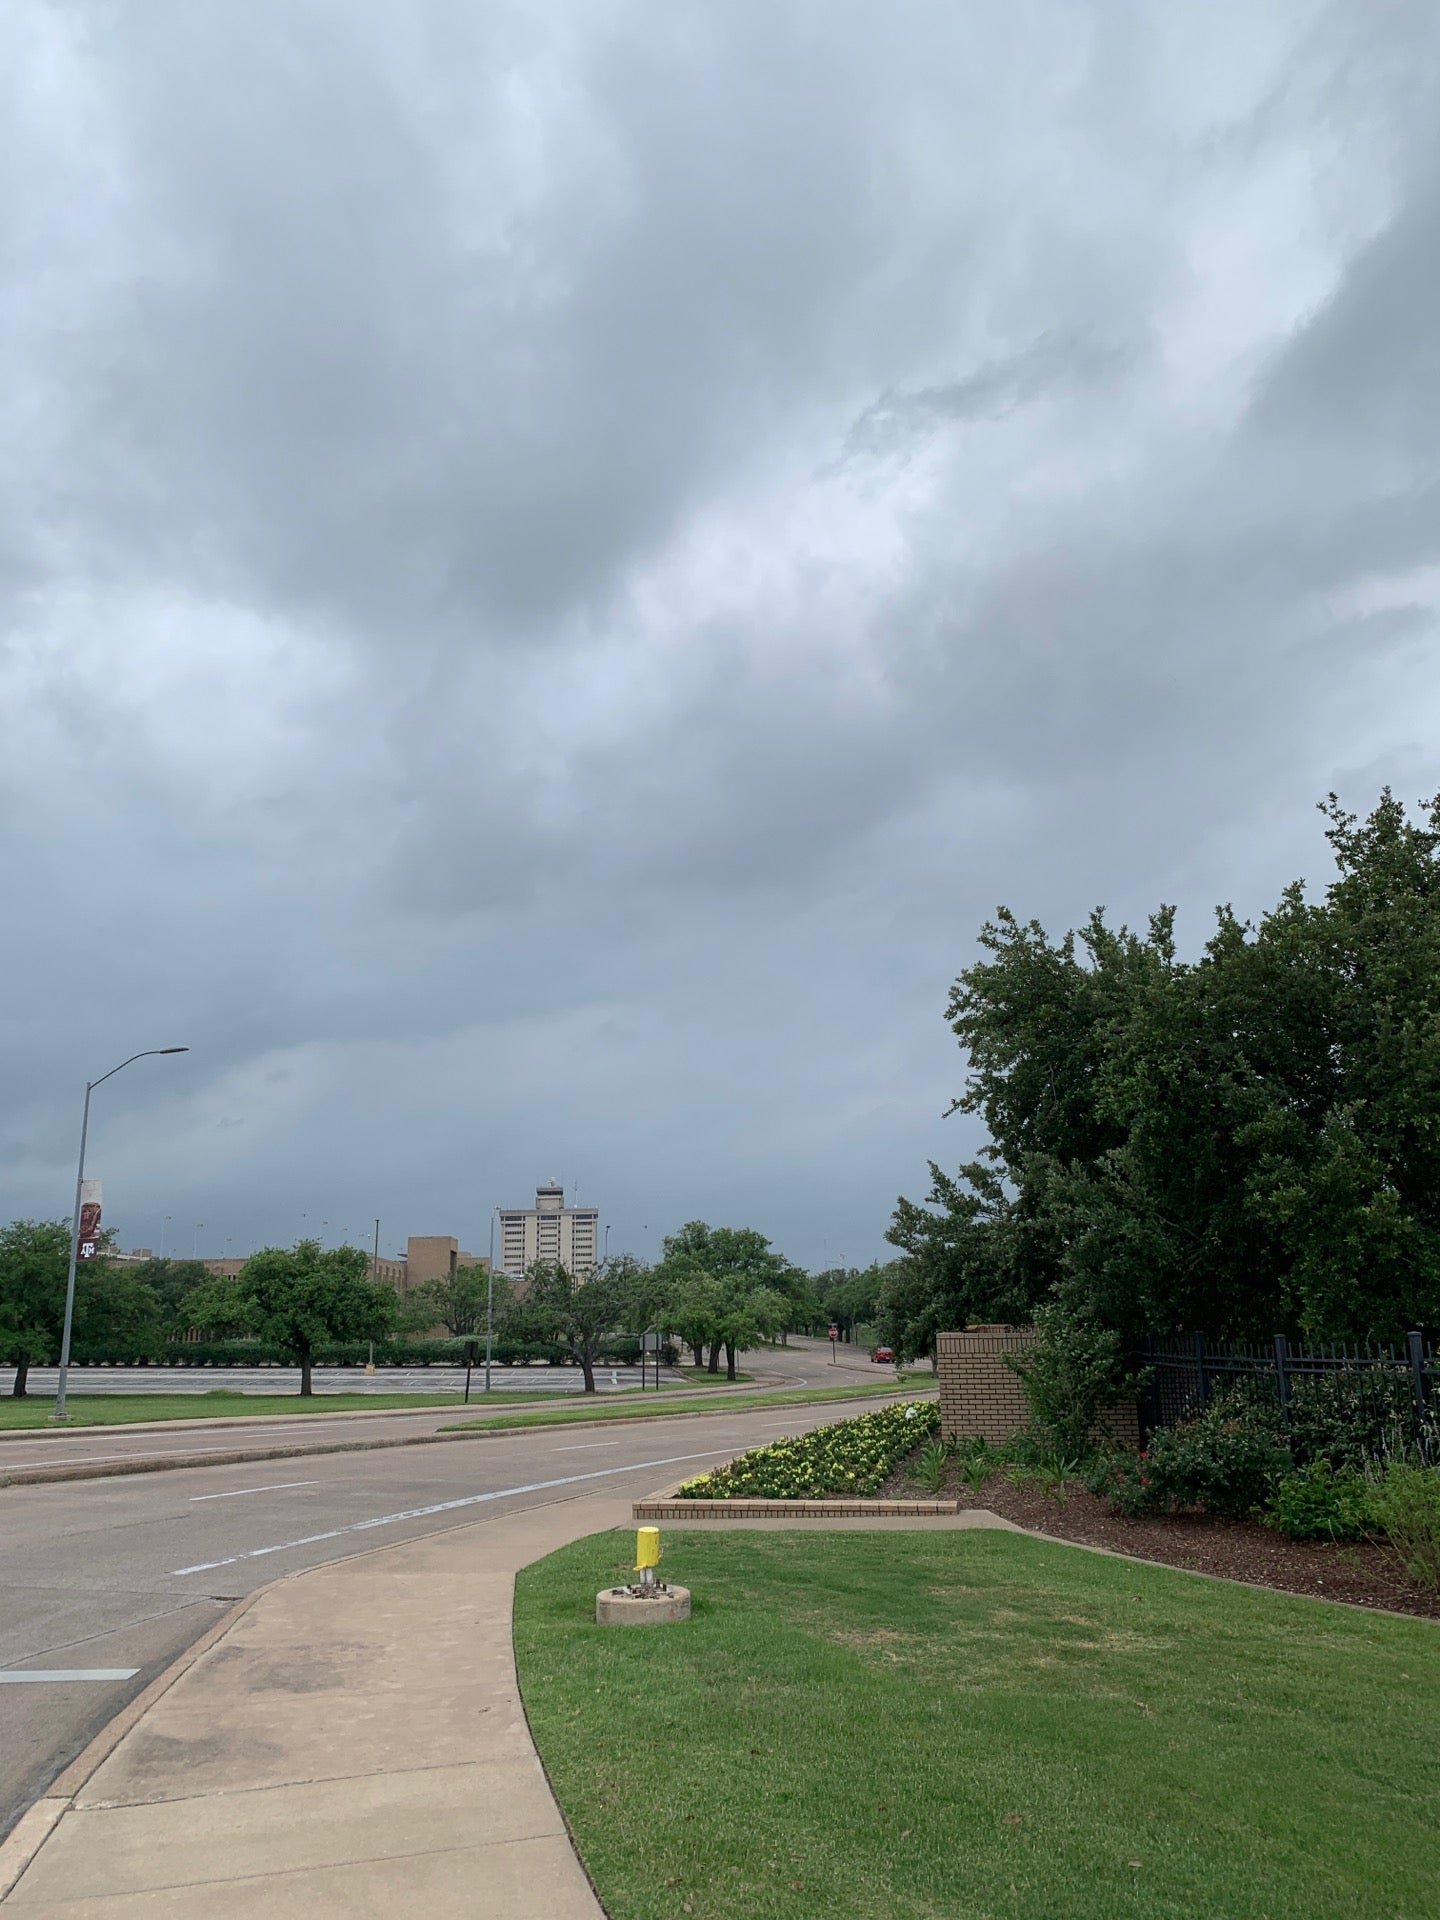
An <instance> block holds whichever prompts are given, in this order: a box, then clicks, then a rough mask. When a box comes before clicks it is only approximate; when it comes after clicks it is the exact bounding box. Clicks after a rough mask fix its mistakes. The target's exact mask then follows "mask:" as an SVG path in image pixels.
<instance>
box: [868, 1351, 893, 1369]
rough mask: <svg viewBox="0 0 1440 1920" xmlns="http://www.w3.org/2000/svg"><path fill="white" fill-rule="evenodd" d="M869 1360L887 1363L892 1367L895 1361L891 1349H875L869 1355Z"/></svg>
mask: <svg viewBox="0 0 1440 1920" xmlns="http://www.w3.org/2000/svg"><path fill="white" fill-rule="evenodd" d="M870 1358H871V1359H872V1360H879V1361H882V1362H884V1361H889V1362H890V1363H891V1364H892V1365H893V1363H894V1360H895V1349H894V1348H893V1347H876V1349H875V1350H874V1352H873V1353H872V1354H871V1355H870Z"/></svg>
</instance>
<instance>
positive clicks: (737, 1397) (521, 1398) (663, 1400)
mask: <svg viewBox="0 0 1440 1920" xmlns="http://www.w3.org/2000/svg"><path fill="white" fill-rule="evenodd" d="M924 1379H925V1382H926V1383H927V1384H929V1385H932V1386H933V1384H934V1382H933V1380H932V1379H931V1376H930V1374H929V1373H928V1371H927V1372H926V1374H925V1375H924ZM690 1385H691V1383H690V1382H689V1381H688V1380H687V1381H685V1382H683V1383H682V1382H679V1381H669V1382H667V1383H666V1385H665V1386H664V1388H663V1389H662V1390H661V1392H660V1393H658V1394H657V1393H654V1392H653V1391H651V1392H647V1393H644V1394H642V1393H641V1392H640V1391H639V1389H638V1388H635V1389H629V1390H627V1391H626V1392H624V1393H623V1394H622V1395H620V1396H619V1397H612V1396H611V1395H609V1394H606V1395H604V1396H600V1395H596V1396H593V1397H592V1396H590V1395H581V1394H579V1393H568V1392H567V1393H563V1394H562V1393H558V1392H556V1391H555V1390H553V1389H550V1390H547V1389H544V1388H536V1389H534V1390H532V1391H531V1392H529V1393H526V1392H524V1391H523V1390H518V1389H515V1388H505V1389H502V1390H501V1391H499V1392H491V1393H489V1394H487V1393H486V1392H485V1390H484V1388H483V1387H475V1388H472V1389H471V1393H470V1400H469V1406H470V1407H471V1408H474V1409H476V1410H477V1412H478V1410H479V1409H480V1408H482V1407H510V1408H533V1409H535V1410H536V1411H535V1412H534V1414H533V1416H532V1417H531V1419H530V1420H526V1419H523V1418H522V1419H519V1420H517V1421H516V1422H515V1423H516V1424H519V1425H527V1424H534V1425H539V1426H553V1425H560V1426H564V1425H569V1424H570V1423H571V1422H573V1421H576V1420H595V1419H602V1420H603V1419H607V1418H608V1419H634V1417H635V1416H636V1415H637V1414H641V1413H644V1414H651V1413H654V1414H660V1413H690V1412H698V1411H702V1410H704V1411H708V1410H710V1409H715V1410H718V1409H720V1408H724V1407H748V1406H775V1405H780V1406H797V1405H804V1404H805V1403H806V1402H808V1401H811V1400H854V1399H865V1398H869V1397H871V1396H874V1395H877V1394H882V1393H892V1394H893V1393H894V1392H895V1391H896V1387H895V1385H894V1382H893V1381H886V1382H874V1383H872V1382H869V1381H866V1382H864V1383H862V1384H861V1385H860V1386H858V1387H844V1388H841V1387H816V1388H796V1389H793V1390H791V1391H789V1392H787V1391H786V1390H785V1389H783V1388H781V1389H778V1390H776V1391H773V1392H767V1391H764V1390H762V1389H757V1390H756V1391H755V1392H754V1393H753V1394H745V1393H740V1394H736V1393H729V1394H717V1393H714V1392H711V1393H709V1394H706V1395H701V1396H699V1397H698V1398H696V1397H688V1398H687V1397H686V1396H687V1395H688V1394H689V1390H690ZM54 1407H55V1401H54V1398H53V1396H52V1395H50V1394H45V1395H44V1396H41V1395H39V1394H31V1395H30V1396H29V1397H28V1398H27V1399H24V1400H14V1399H11V1398H10V1397H9V1396H8V1395H7V1396H6V1397H4V1398H3V1399H0V1433H4V1432H7V1431H8V1432H20V1431H23V1432H33V1431H37V1430H40V1429H48V1428H50V1427H51V1425H52V1422H51V1419H50V1416H51V1414H52V1412H53V1411H54ZM66 1407H67V1410H68V1412H69V1415H70V1418H69V1420H68V1421H67V1422H66V1430H67V1431H68V1429H69V1428H72V1427H115V1426H127V1425H130V1424H132V1423H134V1422H136V1421H146V1420H216V1419H229V1418H235V1417H240V1418H245V1419H265V1418H267V1417H270V1416H274V1415H277V1414H286V1415H294V1414H324V1413H356V1412H361V1411H364V1412H369V1413H382V1412H385V1411H386V1410H397V1409H402V1408H407V1407H410V1408H414V1407H419V1408H433V1409H434V1411H435V1412H437V1413H456V1412H463V1411H464V1410H465V1403H464V1402H463V1401H462V1399H461V1396H460V1395H459V1394H458V1393H325V1394H313V1395H312V1396H311V1397H310V1398H309V1399H308V1400H305V1399H302V1398H301V1397H300V1395H299V1394H295V1393H232V1392H228V1391H226V1390H225V1389H223V1388H211V1389H209V1390H207V1391H204V1392H198V1393H92V1394H83V1393H71V1394H70V1395H69V1396H68V1397H67V1399H66ZM497 1424H501V1423H500V1422H497V1420H496V1419H495V1418H493V1417H491V1416H489V1415H486V1416H484V1417H482V1418H479V1419H476V1420H474V1421H471V1422H467V1423H466V1425H467V1426H475V1427H490V1426H495V1425H497ZM504 1424H509V1421H506V1422H504ZM458 1430H459V1429H452V1431H458Z"/></svg>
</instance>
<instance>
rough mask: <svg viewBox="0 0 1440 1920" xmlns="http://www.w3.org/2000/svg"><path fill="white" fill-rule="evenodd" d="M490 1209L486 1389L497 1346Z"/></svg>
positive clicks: (492, 1215) (493, 1212) (492, 1212)
mask: <svg viewBox="0 0 1440 1920" xmlns="http://www.w3.org/2000/svg"><path fill="white" fill-rule="evenodd" d="M499 1211H500V1209H499V1207H492V1208H491V1209H490V1264H489V1266H488V1267H487V1268H486V1270H485V1391H486V1392H487V1393H489V1391H490V1355H491V1353H492V1352H493V1350H494V1346H495V1216H496V1214H497V1213H499Z"/></svg>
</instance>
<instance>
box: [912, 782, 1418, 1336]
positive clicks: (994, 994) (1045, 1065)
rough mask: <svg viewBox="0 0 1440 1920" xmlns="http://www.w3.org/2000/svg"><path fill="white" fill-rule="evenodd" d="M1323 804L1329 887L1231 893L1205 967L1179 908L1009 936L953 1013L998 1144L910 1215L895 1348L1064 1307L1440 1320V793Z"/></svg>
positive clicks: (1263, 1317)
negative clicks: (1268, 895)
mask: <svg viewBox="0 0 1440 1920" xmlns="http://www.w3.org/2000/svg"><path fill="white" fill-rule="evenodd" d="M1324 812H1325V814H1326V816H1327V819H1328V822H1329V825H1328V830H1327V836H1326V837H1327V838H1328V840H1329V842H1330V845H1331V848H1332V851H1333V853H1334V856H1335V862H1336V866H1337V869H1338V875H1337V878H1336V879H1335V880H1334V882H1333V883H1332V885H1331V886H1330V888H1329V889H1328V891H1327V893H1326V894H1325V897H1324V898H1323V900H1321V901H1318V902H1313V903H1312V902H1310V901H1309V900H1307V898H1306V895H1305V891H1304V887H1303V885H1302V884H1301V883H1299V882H1297V883H1295V884H1294V885H1293V886H1290V887H1288V888H1286V890H1285V891H1284V893H1283V894H1282V895H1281V897H1280V900H1279V901H1278V903H1277V904H1276V906H1275V907H1274V908H1273V909H1272V910H1271V911H1270V912H1269V913H1267V914H1266V915H1265V916H1264V918H1263V919H1262V920H1261V921H1260V922H1259V924H1258V926H1252V925H1250V924H1249V923H1246V922H1242V921H1241V920H1239V919H1238V918H1237V917H1236V916H1235V914H1234V913H1233V912H1232V911H1231V910H1230V909H1229V908H1228V907H1225V908H1221V909H1220V910H1219V912H1218V913H1217V916H1216V925H1215V931H1214V933H1213V934H1212V936H1211V938H1210V939H1209V941H1208V942H1207V943H1206V946H1205V948H1204V950H1203V952H1202V953H1201V955H1200V956H1199V958H1198V959H1196V960H1194V961H1185V960H1182V959H1181V958H1180V957H1179V956H1178V954H1177V951H1176V944H1175V937H1174V915H1173V910H1172V909H1170V908H1168V907H1162V908H1161V909H1160V910H1159V911H1158V912H1157V913H1156V914H1155V915H1154V917H1153V918H1152V919H1151V921H1150V923H1149V927H1148V929H1147V930H1146V932H1145V933H1143V934H1138V933H1134V932H1131V931H1130V930H1129V929H1127V928H1124V927H1121V928H1118V929H1112V928H1111V927H1110V926H1109V925H1108V924H1107V922H1106V919H1105V916H1104V914H1103V913H1102V912H1099V911H1097V912H1096V913H1095V914H1093V915H1092V916H1091V918H1090V920H1089V921H1088V922H1087V923H1086V925H1085V926H1084V927H1083V928H1082V929H1081V930H1080V932H1079V934H1078V936H1077V935H1075V934H1067V935H1066V936H1065V937H1064V938H1063V939H1062V940H1059V941H1057V942H1052V941H1050V939H1049V938H1048V937H1047V935H1046V934H1045V932H1044V930H1043V928H1041V927H1040V926H1039V925H1038V924H1037V923H1035V922H1034V921H1031V922H1029V923H1022V922H1021V921H1019V920H1018V919H1017V918H1016V917H1015V916H1014V915H1013V914H1012V913H1010V912H1009V911H1007V910H1002V911H1001V912H1000V913H999V914H998V915H997V917H996V919H995V920H994V921H993V922H990V923H989V924H987V925H986V927H985V928H984V929H983V930H982V933H981V936H980V944H981V946H982V948H983V949H984V952H985V957H984V958H982V959H981V960H980V961H978V962H977V963H976V964H975V965H974V966H972V967H969V968H967V969H966V970H965V971H964V972H963V973H962V974H961V975H960V976H959V978H958V979H957V981H956V982H955V986H954V988H953V989H952V992H951V996H950V1002H949V1006H948V1009H947V1017H948V1019H949V1022H950V1025H951V1027H952V1029H953V1031H954V1033H955V1035H956V1037H957V1039H958V1040H959V1042H960V1044H961V1046H962V1047H963V1048H964V1050H965V1052H966V1054H967V1056H968V1060H969V1077H968V1080H967V1083H966V1087H965V1090H964V1092H963V1093H962V1094H961V1096H960V1098H959V1099H958V1100H957V1101H956V1103H955V1105H956V1108H957V1109H958V1110H959V1111H961V1112H964V1113H970V1114H975V1115H977V1116H979V1117H980V1118H981V1119H983V1121H984V1122H985V1125H986V1128H987V1131H988V1134H989V1140H988V1143H987V1145H986V1146H985V1147H984V1148H983V1149H982V1151H981V1155H980V1157H979V1158H978V1159H977V1160H976V1161H974V1162H972V1163H971V1164H970V1165H968V1166H965V1167H962V1168H961V1169H960V1171H959V1174H958V1175H957V1176H955V1177H953V1178H952V1177H950V1176H948V1175H946V1174H945V1173H943V1172H942V1171H941V1170H940V1169H939V1168H938V1167H935V1166H933V1165H932V1167H931V1182H932V1184H931V1189H930V1193H929V1196H928V1198H927V1201H926V1202H925V1203H924V1204H923V1205H918V1204H916V1203H914V1202H912V1201H908V1200H904V1199H902V1200H901V1201H900V1202H899V1204H898V1206H897V1208H896V1212H895V1216H894V1219H893V1221H892V1223H891V1227H890V1233H889V1238H890V1240H891V1241H892V1243H893V1244H894V1245H895V1246H897V1247H898V1248H900V1249H901V1251H902V1253H903V1254H904V1256H905V1258H904V1259H903V1260H902V1261H900V1262H898V1263H897V1264H896V1266H895V1267H892V1268H890V1269H887V1276H888V1277H887V1281H886V1285H885V1289H884V1297H883V1301H882V1324H883V1325H884V1326H885V1329H886V1332H887V1334H888V1335H889V1337H891V1338H892V1340H893V1341H895V1343H896V1344H897V1345H899V1346H901V1347H902V1348H903V1349H904V1350H905V1351H907V1352H918V1351H924V1350H925V1348H926V1347H927V1346H928V1345H929V1344H930V1343H931V1342H933V1338H934V1334H935V1331H936V1330H937V1329H938V1328H939V1327H941V1326H944V1325H957V1324H958V1325H963V1324H964V1323H965V1322H966V1321H967V1320H971V1321H973V1320H1012V1321H1013V1320H1020V1319H1024V1318H1027V1317H1028V1316H1029V1315H1030V1314H1031V1313H1032V1312H1033V1310H1034V1308H1035V1306H1036V1304H1037V1303H1038V1302H1040V1301H1042V1300H1044V1299H1046V1298H1047V1297H1050V1296H1054V1297H1056V1298H1058V1299H1061V1300H1062V1301H1065V1302H1067V1303H1068V1304H1069V1305H1070V1307H1071V1308H1072V1309H1074V1310H1076V1311H1080V1312H1083V1313H1085V1314H1088V1315H1090V1316H1091V1317H1093V1319H1094V1320H1095V1322H1096V1323H1097V1324H1099V1325H1102V1326H1108V1327H1112V1328H1115V1329H1117V1330H1119V1331H1121V1332H1123V1333H1127V1334H1136V1333H1140V1332H1145V1331H1155V1332H1168V1331H1180V1330H1189V1329H1196V1328H1198V1329H1202V1330H1205V1331H1209V1332H1212V1333H1215V1334H1218V1335H1229V1336H1243V1337H1259V1338H1263V1337H1265V1336H1267V1335H1268V1334H1269V1333H1271V1332H1272V1331H1275V1330H1277V1329H1286V1330H1292V1331H1300V1332H1303V1333H1306V1334H1309V1335H1311V1336H1313V1337H1317V1338H1328V1339H1371V1338H1373V1339H1386V1340H1390V1339H1394V1338H1396V1337H1397V1336H1398V1335H1399V1334H1401V1333H1402V1332H1403V1331H1404V1330H1405V1329H1406V1328H1407V1327H1411V1326H1416V1325H1424V1324H1426V1323H1427V1322H1430V1323H1433V1322H1434V1321H1435V1320H1436V1319H1437V1318H1440V798H1437V799H1436V800H1435V801H1431V802H1429V803H1427V806H1426V808H1425V810H1424V813H1423V816H1422V817H1421V819H1420V820H1418V821H1414V820H1411V819H1410V818H1409V817H1407V815H1406V812H1405V809H1404V807H1403V806H1402V805H1401V804H1400V803H1399V802H1398V801H1396V800H1395V799H1394V798H1393V797H1392V795H1391V794H1390V793H1389V791H1388V790H1387V791H1386V792H1385V793H1384V794H1383V795H1382V797H1381V800H1380V803H1379V805H1378V806H1377V807H1376V808H1375V810H1374V812H1373V813H1372V814H1371V815H1370V816H1369V818H1368V819H1366V820H1364V821H1360V820H1358V819H1357V818H1356V817H1355V816H1354V815H1352V814H1348V813H1346V812H1345V811H1344V810H1343V808H1342V807H1341V806H1340V804H1339V802H1338V801H1337V800H1336V799H1335V797H1334V796H1333V795H1332V796H1331V797H1330V799H1329V801H1328V802H1327V803H1326V805H1325V807H1324Z"/></svg>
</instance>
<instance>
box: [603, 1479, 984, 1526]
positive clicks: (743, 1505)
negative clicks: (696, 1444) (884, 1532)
mask: <svg viewBox="0 0 1440 1920" xmlns="http://www.w3.org/2000/svg"><path fill="white" fill-rule="evenodd" d="M683 1484H684V1482H683V1481H679V1480H677V1481H676V1482H675V1485H674V1486H673V1487H662V1488H661V1489H660V1491H659V1493H652V1494H651V1495H650V1496H649V1497H648V1498H647V1499H644V1500H637V1501H636V1502H635V1505H634V1508H633V1509H632V1511H633V1513H634V1516H635V1518H636V1519H637V1520H858V1519H866V1520H875V1519H881V1518H890V1519H905V1520H918V1519H933V1518H935V1517H936V1516H939V1515H943V1514H951V1513H959V1512H960V1502H959V1501H958V1500H760V1499H755V1498H753V1497H752V1498H748V1499H747V1498H742V1499H737V1500H680V1499H677V1497H676V1492H677V1489H678V1488H679V1487H681V1486H682V1485H683Z"/></svg>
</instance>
